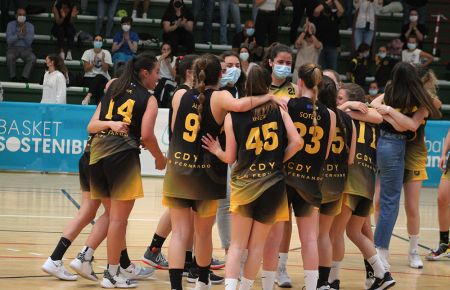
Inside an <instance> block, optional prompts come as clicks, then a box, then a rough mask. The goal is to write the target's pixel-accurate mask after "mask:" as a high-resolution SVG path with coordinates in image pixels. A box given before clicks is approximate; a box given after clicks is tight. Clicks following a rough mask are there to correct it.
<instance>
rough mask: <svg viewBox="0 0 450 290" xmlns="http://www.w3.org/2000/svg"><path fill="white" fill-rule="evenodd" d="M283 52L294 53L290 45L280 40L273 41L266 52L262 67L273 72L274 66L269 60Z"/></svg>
mask: <svg viewBox="0 0 450 290" xmlns="http://www.w3.org/2000/svg"><path fill="white" fill-rule="evenodd" d="M281 52H286V53H289V54H292V50H291V49H290V47H289V46H287V45H284V44H281V43H278V42H274V43H272V44H271V45H270V46H269V48H268V49H267V51H266V53H265V54H264V57H263V60H262V61H261V65H262V67H263V68H265V69H267V70H269V71H270V72H272V67H271V66H270V65H269V60H271V61H273V60H274V59H275V58H276V57H277V55H278V54H279V53H281Z"/></svg>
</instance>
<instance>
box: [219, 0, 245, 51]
mask: <svg viewBox="0 0 450 290" xmlns="http://www.w3.org/2000/svg"><path fill="white" fill-rule="evenodd" d="M228 12H231V17H233V21H234V26H236V31H235V33H239V32H241V31H242V27H241V12H240V10H239V4H236V2H234V0H220V44H228V39H227V24H228Z"/></svg>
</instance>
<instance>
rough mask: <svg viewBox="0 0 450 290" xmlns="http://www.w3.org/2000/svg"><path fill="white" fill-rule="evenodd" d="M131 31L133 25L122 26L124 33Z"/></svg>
mask: <svg viewBox="0 0 450 290" xmlns="http://www.w3.org/2000/svg"><path fill="white" fill-rule="evenodd" d="M130 29H131V25H129V24H123V25H122V30H123V31H125V32H128V31H130Z"/></svg>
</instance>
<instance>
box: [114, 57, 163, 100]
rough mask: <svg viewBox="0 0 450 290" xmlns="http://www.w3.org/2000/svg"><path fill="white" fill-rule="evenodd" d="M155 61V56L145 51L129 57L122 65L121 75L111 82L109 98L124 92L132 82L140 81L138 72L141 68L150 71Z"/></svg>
mask: <svg viewBox="0 0 450 290" xmlns="http://www.w3.org/2000/svg"><path fill="white" fill-rule="evenodd" d="M156 62H157V60H156V57H155V56H153V55H150V54H146V53H141V54H139V55H138V56H137V57H134V58H132V59H130V60H129V61H128V62H127V64H126V65H125V66H124V67H125V68H124V70H123V73H122V75H121V76H120V77H119V78H118V79H117V80H116V81H114V83H112V84H111V89H110V90H111V99H114V98H115V97H117V96H119V95H122V94H124V93H125V91H126V90H127V89H128V88H129V87H130V85H131V84H132V83H138V82H139V81H140V79H139V72H140V71H141V70H147V71H148V72H151V71H152V70H153V69H154V68H155V66H156Z"/></svg>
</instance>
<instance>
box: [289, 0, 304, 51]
mask: <svg viewBox="0 0 450 290" xmlns="http://www.w3.org/2000/svg"><path fill="white" fill-rule="evenodd" d="M306 2H307V1H305V0H292V6H293V8H294V12H293V13H292V23H291V30H290V32H289V41H290V44H293V43H295V40H296V39H297V34H298V27H299V26H300V23H301V22H302V19H303V13H304V12H305V8H306Z"/></svg>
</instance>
